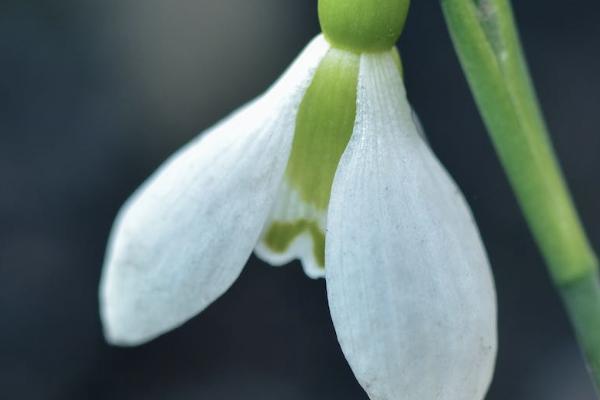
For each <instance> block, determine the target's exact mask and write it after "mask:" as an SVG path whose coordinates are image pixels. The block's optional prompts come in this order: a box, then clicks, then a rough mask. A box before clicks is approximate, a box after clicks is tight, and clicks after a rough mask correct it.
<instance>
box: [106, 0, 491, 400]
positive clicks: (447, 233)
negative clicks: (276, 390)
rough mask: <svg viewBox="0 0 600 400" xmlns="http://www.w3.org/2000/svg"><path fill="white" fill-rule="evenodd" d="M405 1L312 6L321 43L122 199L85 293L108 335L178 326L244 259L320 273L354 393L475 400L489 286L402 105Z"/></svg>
mask: <svg viewBox="0 0 600 400" xmlns="http://www.w3.org/2000/svg"><path fill="white" fill-rule="evenodd" d="M407 8H408V2H407V1H406V0H380V1H372V0H344V1H342V0H321V1H320V4H319V15H320V19H321V25H322V28H323V31H324V35H320V36H318V37H316V38H315V39H314V40H313V41H312V42H311V43H310V44H309V45H308V47H307V48H306V49H305V50H304V51H303V52H302V54H300V56H299V57H298V59H297V60H296V61H295V62H294V63H293V64H292V66H291V67H290V68H289V69H288V71H287V72H285V73H284V74H283V76H282V77H281V78H280V79H279V80H278V81H277V82H276V83H275V84H274V85H273V86H272V87H271V88H270V89H269V90H268V91H267V92H266V93H265V94H263V95H262V96H260V97H259V98H257V99H256V100H254V101H252V102H251V103H250V104H248V105H246V106H244V107H242V108H241V109H240V110H238V111H236V112H234V113H233V114H232V115H231V116H229V117H227V118H226V119H224V120H223V121H222V122H220V123H218V124H217V125H216V126H215V127H213V128H211V129H209V130H208V131H207V132H205V133H203V134H201V135H200V136H199V137H198V138H197V139H195V140H193V141H192V142H191V143H190V144H188V145H187V146H185V147H184V148H183V149H181V150H180V151H178V152H177V153H176V154H175V155H173V156H172V157H171V158H170V159H169V160H168V161H167V162H166V163H165V164H164V165H163V166H161V167H160V168H159V170H158V171H157V172H155V173H154V175H152V176H151V177H150V178H149V179H148V180H147V181H146V182H145V183H144V184H143V185H142V187H141V188H140V189H138V190H137V192H136V193H135V194H134V195H133V196H132V197H131V198H130V199H129V200H128V201H127V203H126V204H125V205H124V206H123V208H122V210H121V211H120V213H119V215H118V217H117V220H116V222H115V225H114V228H113V231H112V234H111V238H110V243H109V246H108V251H107V256H106V263H105V267H104V271H103V276H102V282H101V287H100V300H101V314H102V320H103V323H104V327H105V334H106V337H107V340H108V341H109V342H111V343H113V344H119V345H137V344H141V343H144V342H146V341H149V340H151V339H153V338H155V337H156V336H158V335H161V334H163V333H165V332H167V331H169V330H171V329H174V328H175V327H177V326H179V325H181V324H183V323H184V322H185V321H187V320H188V319H190V318H192V317H193V316H195V315H196V314H198V313H199V312H201V311H202V310H203V309H205V308H206V307H207V306H208V305H209V304H210V303H212V302H213V301H214V300H215V299H216V298H218V297H219V296H220V295H221V294H223V293H224V292H225V291H226V290H227V289H228V288H229V287H230V286H231V285H232V283H233V282H234V281H235V280H236V278H237V277H238V276H239V274H240V272H241V270H242V268H243V267H244V264H245V263H246V261H247V259H248V258H249V257H250V255H251V253H252V251H254V252H255V253H256V254H257V255H258V256H259V257H260V258H262V259H263V260H265V261H266V262H268V263H270V264H272V265H283V264H286V263H288V262H290V261H292V260H294V259H300V260H301V262H302V265H303V266H304V269H305V271H306V274H307V275H309V276H310V277H313V278H316V277H323V276H324V277H325V279H326V283H327V294H328V300H329V307H330V310H331V316H332V319H333V323H334V326H335V329H336V332H337V336H338V339H339V342H340V345H341V347H342V350H343V352H344V354H345V356H346V358H347V360H348V362H349V364H350V366H351V368H352V370H353V371H354V374H355V375H356V377H357V379H358V381H359V382H360V383H361V385H362V387H363V388H364V389H365V390H366V392H367V393H368V394H369V396H370V398H371V399H374V400H398V399H407V400H412V399H414V400H417V399H418V400H431V399H448V400H454V399H456V400H464V399H478V400H479V399H482V398H483V397H484V395H485V392H486V390H487V387H488V385H489V382H490V379H491V375H492V371H493V364H494V359H495V352H496V303H495V291H494V286H493V282H492V278H491V274H490V269H489V265H488V260H487V257H486V253H485V251H484V248H483V245H482V243H481V239H480V237H479V234H478V231H477V228H476V226H475V223H474V221H473V218H472V216H471V214H470V211H469V208H468V206H467V204H466V203H465V201H464V199H463V197H462V195H461V194H460V191H459V190H458V188H457V187H456V185H455V184H454V183H453V181H452V179H451V178H450V177H449V175H448V174H447V173H446V171H445V170H444V168H443V167H442V166H441V165H440V163H439V161H438V160H437V159H436V158H435V156H434V155H433V153H432V151H431V149H430V148H429V146H428V145H427V144H426V143H425V142H424V140H423V138H422V136H421V135H420V134H419V132H418V128H417V126H416V124H415V121H414V120H413V117H412V111H411V107H410V105H409V103H408V102H407V99H406V95H405V91H404V84H403V79H402V74H401V70H400V62H399V61H400V60H399V57H398V54H397V52H396V50H395V49H394V47H393V44H394V42H395V41H396V39H397V38H398V36H399V35H400V32H401V30H402V27H403V24H404V20H405V17H406V13H407Z"/></svg>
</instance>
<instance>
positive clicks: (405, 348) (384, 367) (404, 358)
mask: <svg viewBox="0 0 600 400" xmlns="http://www.w3.org/2000/svg"><path fill="white" fill-rule="evenodd" d="M357 104H358V110H357V122H356V125H355V128H354V133H353V136H352V138H351V140H350V143H349V145H348V148H347V149H346V151H345V153H344V155H343V156H342V160H341V162H340V165H339V168H338V171H337V173H336V176H335V180H334V184H333V189H332V195H331V202H330V206H329V214H328V223H327V242H326V250H325V256H326V265H327V268H326V270H325V273H326V281H327V291H328V298H329V306H330V309H331V315H332V318H333V322H334V325H335V329H336V332H337V335H338V339H339V342H340V345H341V347H342V350H343V351H344V354H345V356H346V358H347V360H348V362H349V364H350V366H351V367H352V370H353V371H354V374H355V375H356V377H357V379H358V381H359V382H360V384H361V385H362V387H363V388H364V389H365V390H366V392H367V393H368V394H369V396H370V398H371V399H373V400H398V399H402V400H423V399H444V400H462V399H474V400H475V399H482V398H483V397H484V395H485V392H486V390H487V387H488V385H489V383H490V380H491V376H492V371H493V366H494V361H495V354H496V300H495V290H494V286H493V282H492V277H491V273H490V269H489V265H488V260H487V257H486V254H485V250H484V248H483V245H482V242H481V239H480V237H479V234H478V231H477V228H476V226H475V223H474V221H473V219H472V216H471V214H470V211H469V209H468V206H467V204H466V202H465V201H464V199H463V197H462V195H461V194H460V191H459V190H458V188H457V187H456V185H455V184H454V182H453V181H452V179H451V178H450V177H449V175H448V174H447V173H446V171H445V170H444V169H443V167H442V166H441V165H440V164H439V162H438V161H437V159H436V158H435V156H434V155H433V153H432V152H431V151H430V149H429V147H428V146H427V145H426V144H425V142H424V140H423V138H422V137H421V136H420V135H419V134H418V132H417V128H416V127H415V124H414V122H413V120H412V118H411V110H410V106H409V105H408V103H407V101H406V98H405V92H404V87H403V83H402V79H401V77H400V75H399V73H398V71H397V68H395V65H394V62H393V58H392V56H391V54H389V53H383V54H368V55H363V56H362V59H361V69H360V75H359V95H358V103H357Z"/></svg>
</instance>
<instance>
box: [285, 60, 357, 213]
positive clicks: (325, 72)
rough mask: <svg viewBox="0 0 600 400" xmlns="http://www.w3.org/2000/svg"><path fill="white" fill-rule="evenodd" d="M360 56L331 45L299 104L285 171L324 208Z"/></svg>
mask: <svg viewBox="0 0 600 400" xmlns="http://www.w3.org/2000/svg"><path fill="white" fill-rule="evenodd" d="M359 66H360V56H359V55H357V54H354V53H351V52H348V51H344V50H338V49H331V50H329V52H328V53H327V55H326V56H325V58H324V59H323V61H321V64H320V65H319V67H318V69H317V71H316V72H315V76H314V78H313V81H312V82H311V84H310V86H309V88H308V90H307V91H306V94H305V95H304V98H303V100H302V103H301V104H300V109H299V110H298V116H297V119H296V131H295V134H294V142H293V144H292V151H291V154H290V160H289V162H288V166H287V171H286V177H287V178H288V181H289V183H290V185H291V187H292V188H294V189H295V190H297V191H298V193H299V194H300V197H301V199H302V200H303V201H305V202H306V203H308V204H310V205H312V206H314V207H315V208H317V209H318V210H326V209H327V205H328V204H329V196H330V194H331V185H332V184H333V177H334V175H335V171H336V169H337V166H338V163H339V161H340V158H341V156H342V153H343V152H344V150H345V149H346V145H347V144H348V141H349V140H350V136H351V135H352V130H353V128H354V120H355V118H356V92H357V85H358V69H359Z"/></svg>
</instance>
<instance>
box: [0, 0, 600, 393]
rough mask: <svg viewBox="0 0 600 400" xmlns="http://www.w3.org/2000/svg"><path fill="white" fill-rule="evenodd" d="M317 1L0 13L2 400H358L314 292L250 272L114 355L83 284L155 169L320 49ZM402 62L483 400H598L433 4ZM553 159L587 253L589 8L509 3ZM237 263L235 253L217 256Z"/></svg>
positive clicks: (90, 287)
mask: <svg viewBox="0 0 600 400" xmlns="http://www.w3.org/2000/svg"><path fill="white" fill-rule="evenodd" d="M316 3H317V2H316V0H312V1H297V0H219V1H215V0H145V1H138V0H96V1H93V0H88V1H80V0H60V1H45V0H3V1H2V2H1V3H0V321H2V322H0V397H1V398H7V399H117V400H118V399H182V400H183V399H211V400H218V399H225V400H228V399H290V400H295V399H311V400H318V399H323V400H324V399H328V400H332V399H356V400H360V399H362V400H366V399H367V396H366V395H365V394H364V392H363V391H362V389H361V388H360V386H359V385H358V384H357V383H356V381H355V380H354V378H353V376H352V373H351V371H350V369H349V368H348V366H347V364H346V362H345V360H344V358H343V355H342V353H341V351H340V348H339V346H338V344H337V342H336V338H335V333H334V330H333V326H332V324H331V321H330V317H329V312H328V308H327V301H326V294H325V285H324V282H323V281H322V280H320V281H313V280H310V279H308V278H306V277H305V276H304V275H303V273H302V272H301V268H300V267H299V265H298V264H297V263H295V264H293V265H291V266H289V267H285V268H279V269H274V268H270V267H267V266H265V265H264V264H262V263H261V262H259V261H258V260H256V259H255V258H254V257H253V258H252V259H251V260H250V261H249V263H248V266H247V268H246V269H245V271H244V272H243V274H242V276H241V278H240V279H239V281H238V282H237V283H236V284H235V285H234V286H233V287H232V289H231V290H230V291H229V292H228V293H227V294H226V295H225V296H223V297H222V298H221V299H219V300H218V301H217V302H216V303H215V304H213V305H212V306H211V307H209V309H207V310H206V311H205V312H204V313H203V314H202V315H200V316H199V317H197V318H194V319H193V320H191V321H190V322H189V323H187V324H186V325H185V326H183V327H182V328H180V329H177V330H176V331H174V332H172V333H170V334H168V335H166V336H163V337H161V338H159V339H158V340H155V341H154V342H152V343H150V344H147V345H144V346H142V347H138V348H133V349H120V348H113V347H109V346H108V345H106V344H105V342H104V341H103V337H102V332H101V325H100V321H99V317H98V311H97V309H98V301H97V285H98V280H99V276H100V271H101V265H102V259H103V252H104V246H105V242H106V239H107V236H108V233H109V229H110V226H111V223H112V219H113V217H114V215H115V213H116V212H117V210H118V208H119V206H120V205H121V204H122V202H123V201H124V200H125V199H126V198H127V196H128V195H129V194H130V193H131V192H132V191H133V190H134V189H135V188H136V186H137V185H138V184H139V183H140V182H142V180H143V179H144V178H145V177H146V176H148V175H149V174H150V173H151V172H152V171H153V170H154V169H155V168H156V167H157V166H158V165H159V164H160V162H161V161H162V160H164V159H165V158H166V157H167V156H168V155H169V154H170V153H172V152H173V151H174V150H175V149H177V148H178V147H179V146H181V145H182V144H183V143H185V142H186V141H187V140H189V139H191V138H192V137H194V135H196V134H197V132H199V131H201V130H202V129H204V128H206V127H208V126H210V125H211V124H212V123H213V122H214V121H216V120H217V119H219V118H221V117H223V116H225V115H226V114H227V113H228V112H229V111H231V110H233V109H234V108H236V107H237V106H239V105H240V104H242V103H243V102H245V101H247V100H249V99H251V98H252V97H254V96H256V95H257V94H259V93H260V92H261V91H263V90H264V89H265V88H266V87H267V86H268V85H269V84H270V83H271V82H272V81H273V80H274V79H275V78H276V77H277V76H278V75H279V74H280V73H281V72H282V71H283V69H284V68H285V67H286V66H287V65H288V64H289V63H290V62H291V60H292V59H293V58H294V57H295V55H297V53H298V52H299V51H300V50H301V49H302V47H303V46H304V45H305V44H306V43H307V42H308V41H309V39H310V38H311V37H312V36H313V35H315V34H316V33H318V31H319V27H318V22H317V12H316ZM413 3H414V4H413V5H412V12H411V14H410V16H409V20H408V25H407V29H406V32H405V34H404V35H403V37H402V39H401V42H400V48H401V51H402V54H403V59H404V64H405V71H406V72H405V76H406V81H407V86H408V91H409V97H410V99H411V101H412V103H413V105H414V107H415V109H416V110H417V111H418V113H419V115H420V117H421V119H422V122H423V125H424V126H425V129H426V131H427V133H428V135H429V138H430V142H431V145H432V146H433V148H434V149H435V151H436V152H437V154H438V155H439V157H440V158H441V159H442V161H443V162H444V164H445V165H446V166H447V168H448V170H449V171H450V172H451V173H452V175H453V176H454V177H455V179H456V180H457V181H458V183H459V184H460V186H461V187H462V189H463V191H464V193H465V195H466V197H467V199H468V200H469V202H470V204H471V206H472V208H473V211H474V213H475V216H476V218H477V220H478V222H479V225H480V229H481V231H482V235H483V238H484V241H485V243H486V246H487V249H488V251H489V255H490V258H491V261H492V264H493V268H494V272H495V277H496V282H497V288H498V298H499V313H500V315H499V327H500V328H499V329H500V351H499V354H498V363H497V371H496V375H495V379H494V382H493V385H492V387H491V390H490V393H489V396H488V398H489V399H496V400H497V399H503V400H505V399H511V400H518V399H528V400H531V399H545V400H554V399H556V400H558V399H570V400H587V399H593V392H592V387H591V384H590V382H589V380H588V378H587V376H586V372H585V369H584V366H583V364H582V359H581V356H580V354H579V351H578V349H577V346H576V343H575V341H574V338H573V335H572V332H571V330H570V328H569V325H568V323H567V320H566V317H565V314H564V312H563V309H562V307H561V304H560V302H559V300H558V298H557V296H556V295H555V293H554V292H553V290H552V287H551V284H550V282H549V280H548V277H547V275H546V271H545V267H544V265H543V263H542V260H541V258H540V255H539V253H538V251H537V250H536V248H535V246H534V244H533V242H532V239H531V237H530V235H529V233H528V231H527V228H526V226H525V224H524V222H523V219H522V217H521V215H520V214H519V210H518V208H517V205H516V202H515V200H514V198H513V196H512V194H511V192H510V190H509V187H508V185H507V182H506V179H505V177H504V175H503V172H502V170H501V168H500V167H499V164H498V161H497V160H496V157H495V155H494V152H493V149H492V147H491V144H490V141H489V139H488V138H487V136H486V133H485V131H484V128H483V125H482V123H481V120H480V118H479V116H478V114H477V111H476V109H475V107H474V104H473V101H472V99H471V96H470V94H469V91H468V89H467V86H466V84H465V80H464V78H463V76H462V75H461V71H460V68H459V65H458V63H457V60H456V57H455V54H454V53H453V50H452V47H451V44H450V41H449V38H448V35H447V33H446V30H445V26H444V23H443V19H442V16H441V11H440V7H439V4H438V2H436V1H414V2H413ZM515 11H516V14H517V17H518V20H519V22H520V26H521V30H522V36H523V41H524V44H525V48H526V50H527V54H528V58H529V60H530V65H531V69H532V71H533V75H534V78H535V83H536V85H537V87H538V89H539V94H540V97H541V101H542V103H543V106H544V108H545V112H546V115H547V120H548V123H549V126H550V128H551V130H552V132H553V138H554V142H555V145H556V148H557V151H558V153H559V155H560V157H561V159H562V163H563V166H564V169H565V174H566V177H567V179H568V182H569V184H570V186H571V188H572V191H573V194H574V197H575V199H576V202H577V204H578V206H579V208H580V211H581V214H582V217H583V219H584V221H585V222H586V225H587V229H588V232H589V234H590V236H591V238H592V241H593V242H594V243H595V245H596V248H597V249H598V246H599V245H600V184H599V183H600V179H599V177H600V172H599V171H600V134H599V127H600V75H599V74H598V71H600V53H599V52H598V49H600V24H599V23H598V15H599V11H600V5H599V4H598V2H597V1H595V0H586V1H584V0H581V1H574V2H569V3H567V2H564V1H558V0H530V1H515ZM234 245H235V243H232V246H234Z"/></svg>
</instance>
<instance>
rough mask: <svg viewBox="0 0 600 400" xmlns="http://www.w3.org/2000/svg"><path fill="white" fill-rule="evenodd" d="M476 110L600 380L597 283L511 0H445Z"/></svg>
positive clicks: (590, 252)
mask: <svg viewBox="0 0 600 400" xmlns="http://www.w3.org/2000/svg"><path fill="white" fill-rule="evenodd" d="M441 3H442V8H443V11H444V15H445V17H446V22H447V24H448V27H449V30H450V34H451V37H452V40H453V42H454V46H455V48H456V51H457V53H458V56H459V59H460V61H461V64H462V66H463V69H464V71H465V74H466V76H467V80H468V82H469V85H470V87H471V91H472V92H473V95H474V96H475V100H476V102H477V105H478V107H479V111H480V113H481V115H482V117H483V120H484V122H485V124H486V126H487V129H488V131H489V133H490V136H491V138H492V141H493V143H494V146H495V148H496V151H497V153H498V155H499V157H500V160H501V162H502V164H503V166H504V169H505V170H506V173H507V175H508V178H509V180H510V183H511V185H512V187H513V190H514V191H515V193H516V196H517V198H518V201H519V203H520V205H521V208H522V210H523V213H524V214H525V217H526V219H527V222H528V224H529V227H530V228H531V230H532V232H533V235H534V237H535V239H536V241H537V244H538V245H539V247H540V249H541V252H542V254H543V256H544V258H545V260H546V263H547V264H548V268H549V271H550V274H551V276H552V279H553V281H554V283H555V285H556V287H557V288H558V290H559V292H560V294H561V296H562V298H563V301H564V304H565V307H566V310H567V312H568V314H569V316H570V319H571V322H572V324H573V326H574V328H575V331H576V334H577V338H578V340H579V343H580V345H581V347H582V348H583V351H584V353H585V355H586V357H587V360H588V363H589V366H590V372H591V374H592V377H593V378H594V381H595V383H596V387H600V283H599V279H598V260H597V258H596V256H595V254H594V252H593V250H592V248H591V246H590V244H589V242H588V239H587V237H586V235H585V232H584V230H583V227H582V225H581V222H580V220H579V217H578V216H577V212H576V210H575V207H574V205H573V202H572V200H571V197H570V194H569V191H568V189H567V186H566V184H565V182H564V179H563V176H562V173H561V170H560V167H559V165H558V162H557V159H556V156H555V154H554V151H553V149H552V144H551V142H550V139H549V135H548V132H547V128H546V125H545V123H544V119H543V116H542V113H541V111H540V107H539V104H538V101H537V98H536V95H535V90H534V88H533V85H532V83H531V79H530V76H529V72H528V68H527V64H526V62H525V57H524V55H523V50H522V48H521V44H520V40H519V36H518V33H517V29H516V27H515V22H514V17H513V12H512V9H511V5H510V2H509V0H441Z"/></svg>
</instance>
